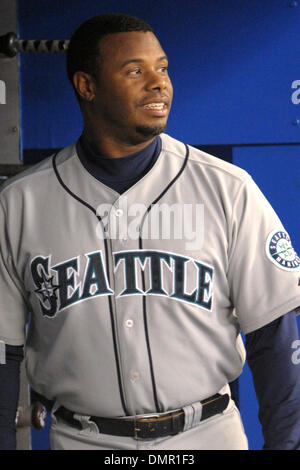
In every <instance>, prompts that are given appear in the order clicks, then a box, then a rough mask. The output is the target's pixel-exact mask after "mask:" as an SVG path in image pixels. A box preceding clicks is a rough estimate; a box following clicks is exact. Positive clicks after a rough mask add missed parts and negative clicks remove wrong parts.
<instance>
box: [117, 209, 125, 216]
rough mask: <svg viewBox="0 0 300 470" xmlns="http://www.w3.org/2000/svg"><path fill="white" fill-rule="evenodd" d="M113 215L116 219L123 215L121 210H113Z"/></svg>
mask: <svg viewBox="0 0 300 470" xmlns="http://www.w3.org/2000/svg"><path fill="white" fill-rule="evenodd" d="M115 215H116V217H121V216H122V215H123V210H122V209H116V210H115Z"/></svg>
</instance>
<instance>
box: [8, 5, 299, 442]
mask: <svg viewBox="0 0 300 470" xmlns="http://www.w3.org/2000/svg"><path fill="white" fill-rule="evenodd" d="M67 71H68V76H69V79H70V81H71V83H72V85H73V87H74V90H75V92H76V96H77V98H78V101H79V105H80V108H81V111H82V115H83V121H84V128H83V132H82V135H81V136H80V138H79V139H78V141H77V142H76V143H74V144H73V145H70V146H69V147H67V148H65V149H63V150H61V151H59V152H58V153H56V154H55V155H53V156H51V157H50V158H48V159H45V160H44V161H42V162H41V163H39V164H38V165H35V166H34V167H33V168H31V169H30V170H27V171H26V172H24V173H22V174H19V175H18V176H16V177H14V178H13V179H11V180H9V181H8V182H7V183H5V185H4V186H3V187H2V189H1V193H0V250H1V252H0V292H1V307H0V340H1V342H2V345H3V346H4V348H2V350H3V352H2V355H1V366H0V374H2V375H1V376H0V384H1V385H0V397H1V400H0V406H1V413H0V415H1V418H0V432H1V445H2V447H3V448H14V446H15V442H14V425H13V423H14V416H15V410H16V404H17V396H18V367H19V363H20V361H21V359H22V350H23V349H22V348H23V345H25V358H26V368H27V374H28V379H29V383H30V385H31V387H32V388H33V389H34V390H35V391H36V392H37V393H38V394H40V396H43V397H45V399H46V400H48V401H51V402H53V407H52V424H51V431H50V442H51V449H54V450H58V449H67V450H72V449H85V450H97V449H98V450H103V449H107V450H110V449H119V450H122V449H123V450H137V449H142V450H143V449H144V450H145V449H151V450H159V449H178V450H180V449H191V450H193V449H195V450H198V449H218V450H221V449H222V450H227V449H231V450H242V449H247V448H248V443H247V437H246V435H245V432H244V428H243V424H242V421H241V417H240V414H239V411H238V409H237V407H236V405H235V402H234V400H233V399H232V397H231V394H230V386H229V384H230V383H231V382H232V381H234V380H235V379H236V378H237V377H238V376H239V375H240V373H241V371H242V369H243V365H244V362H245V348H244V345H243V342H242V340H241V336H240V333H241V331H242V332H243V333H244V334H245V335H246V343H245V346H246V350H247V353H248V361H249V365H250V367H251V370H252V373H253V379H254V384H255V387H256V393H257V396H258V400H259V405H260V419H261V422H262V428H263V433H264V437H265V445H264V448H265V449H279V448H280V449H299V448H300V443H299V442H300V439H299V438H300V432H299V429H300V428H299V418H300V409H299V408H300V407H299V398H298V391H297V390H298V387H299V367H297V365H296V364H293V362H292V360H291V356H292V353H293V349H292V347H291V345H292V343H293V342H294V341H295V340H297V339H298V332H297V323H296V317H295V314H296V310H297V308H298V307H299V305H300V288H299V268H300V259H299V257H298V256H297V254H296V252H295V250H294V249H293V246H292V243H291V240H290V237H289V235H288V233H287V231H286V230H285V228H284V227H283V226H282V224H281V222H280V220H279V219H278V217H277V215H276V214H275V212H274V210H273V209H272V208H271V207H270V205H269V203H268V202H267V200H266V199H265V198H264V196H263V195H262V193H261V192H260V190H259V189H258V187H257V186H256V185H255V183H254V182H253V180H252V179H251V177H250V176H249V175H248V174H247V173H246V172H245V171H243V170H242V169H240V168H237V167H236V166H234V165H231V164H229V163H226V162H224V161H222V160H219V159H217V158H215V157H213V156H211V155H208V154H206V153H204V152H202V151H199V150H197V149H195V148H193V147H191V146H189V145H187V144H185V143H182V142H180V141H178V140H176V139H175V138H173V137H171V136H169V135H167V134H166V133H165V130H166V124H167V118H168V115H169V112H170V108H171V103H172V94H173V90H172V84H171V80H170V77H169V74H168V59H167V56H166V53H165V51H164V50H163V49H162V46H161V45H160V43H159V41H158V39H157V38H156V36H155V34H154V32H153V30H152V28H151V27H150V26H149V25H148V24H146V23H145V22H144V21H142V20H139V19H137V18H134V17H131V16H128V15H121V14H106V15H99V16H96V17H93V18H91V19H90V20H88V21H86V22H85V23H83V24H82V25H81V26H80V27H79V28H78V29H77V30H76V32H75V33H74V34H73V36H72V38H71V41H70V45H69V48H68V52H67ZM183 118H184V117H183ZM1 420H2V421H1Z"/></svg>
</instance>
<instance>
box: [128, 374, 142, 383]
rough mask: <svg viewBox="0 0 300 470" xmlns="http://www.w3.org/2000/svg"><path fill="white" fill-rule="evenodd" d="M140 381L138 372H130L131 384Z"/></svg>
mask: <svg viewBox="0 0 300 470" xmlns="http://www.w3.org/2000/svg"><path fill="white" fill-rule="evenodd" d="M139 379H140V374H139V373H138V372H131V375H130V380H131V382H132V383H136V382H137V381H138V380H139Z"/></svg>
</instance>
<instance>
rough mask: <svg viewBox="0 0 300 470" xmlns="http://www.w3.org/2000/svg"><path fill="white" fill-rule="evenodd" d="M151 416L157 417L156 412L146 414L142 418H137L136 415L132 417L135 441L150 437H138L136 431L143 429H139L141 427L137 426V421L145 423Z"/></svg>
mask: <svg viewBox="0 0 300 470" xmlns="http://www.w3.org/2000/svg"><path fill="white" fill-rule="evenodd" d="M153 418H159V414H157V413H156V414H151V415H147V416H145V417H144V418H143V417H139V418H137V417H136V416H135V417H134V438H135V440H136V441H142V440H145V439H146V440H147V439H151V438H150V437H140V436H139V435H138V433H139V432H141V431H143V429H141V427H138V426H139V422H140V423H147V422H148V420H150V419H153Z"/></svg>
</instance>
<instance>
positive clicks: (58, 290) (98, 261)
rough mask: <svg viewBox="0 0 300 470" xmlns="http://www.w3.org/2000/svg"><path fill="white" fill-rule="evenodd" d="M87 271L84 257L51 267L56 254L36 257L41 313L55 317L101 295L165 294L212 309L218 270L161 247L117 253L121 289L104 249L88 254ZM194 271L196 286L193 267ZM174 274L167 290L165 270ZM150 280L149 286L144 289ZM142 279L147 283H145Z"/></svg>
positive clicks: (34, 266)
mask: <svg viewBox="0 0 300 470" xmlns="http://www.w3.org/2000/svg"><path fill="white" fill-rule="evenodd" d="M84 256H85V258H86V265H85V270H84V274H81V275H80V274H79V271H80V256H77V257H76V258H72V259H68V260H66V261H64V262H62V263H60V264H56V265H54V266H51V255H49V256H47V257H44V256H36V257H35V258H33V260H32V261H31V274H32V279H33V282H34V285H35V287H36V288H35V289H34V292H35V294H36V295H37V296H38V300H39V304H40V307H41V311H42V314H43V315H44V316H47V317H54V316H55V315H56V314H57V313H58V312H60V311H62V310H64V309H65V308H67V307H70V306H71V305H74V304H75V303H77V302H82V301H84V300H87V299H92V298H95V297H98V296H108V295H117V296H118V297H122V296H128V295H160V296H166V297H169V298H170V299H175V300H179V301H182V302H188V303H191V304H193V305H195V306H197V307H200V308H204V309H206V310H209V311H210V310H211V308H212V291H211V284H212V280H213V268H212V267H211V266H208V265H207V264H204V263H201V262H200V261H198V260H196V259H194V258H190V257H185V256H182V255H178V254H175V253H168V252H165V251H158V250H136V251H135V250H134V251H119V252H115V253H114V254H113V260H114V271H115V272H118V270H122V271H121V272H122V275H123V290H122V291H121V292H120V293H116V292H114V291H113V290H112V288H111V286H110V285H109V280H108V275H107V272H106V268H105V264H104V261H103V255H102V251H101V250H100V251H95V252H92V253H87V254H85V255H84ZM191 267H192V269H193V272H194V275H193V280H194V282H193V284H194V285H193V289H192V290H191V289H189V291H187V287H186V286H190V285H191V270H190V269H189V268H191ZM165 268H166V269H167V271H168V273H169V274H170V275H171V278H172V282H171V284H172V289H169V291H168V290H167V289H166V287H165V285H166V284H167V282H166V277H167V276H166V269H165ZM145 278H147V279H148V283H149V284H150V286H148V287H147V288H146V287H145ZM141 279H142V281H143V282H141Z"/></svg>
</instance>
